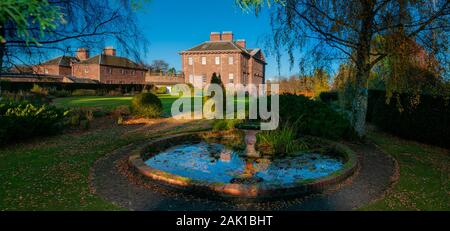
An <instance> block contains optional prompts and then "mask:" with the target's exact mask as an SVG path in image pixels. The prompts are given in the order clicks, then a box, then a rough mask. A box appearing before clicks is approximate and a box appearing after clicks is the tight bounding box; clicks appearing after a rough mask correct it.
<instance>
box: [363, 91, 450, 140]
mask: <svg viewBox="0 0 450 231" xmlns="http://www.w3.org/2000/svg"><path fill="white" fill-rule="evenodd" d="M411 99H412V97H411V96H410V95H407V94H401V95H400V103H401V105H402V106H403V107H402V108H403V111H402V112H400V111H399V107H398V104H397V103H396V99H395V98H392V99H391V103H390V104H386V92H384V91H375V90H373V91H370V93H369V107H368V111H367V120H368V121H369V122H372V123H373V124H375V125H376V126H377V127H378V128H380V129H382V130H384V131H387V132H390V133H392V134H395V135H398V136H400V137H403V138H407V139H412V140H417V141H420V142H424V143H428V144H433V145H438V146H442V147H446V148H450V100H448V99H445V98H444V97H442V96H432V95H421V96H420V103H419V104H418V105H417V106H411V103H410V100H411Z"/></svg>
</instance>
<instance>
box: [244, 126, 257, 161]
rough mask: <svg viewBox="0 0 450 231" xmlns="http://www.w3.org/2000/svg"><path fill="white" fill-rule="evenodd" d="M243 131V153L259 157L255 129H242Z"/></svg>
mask: <svg viewBox="0 0 450 231" xmlns="http://www.w3.org/2000/svg"><path fill="white" fill-rule="evenodd" d="M244 132H245V153H246V156H247V157H252V158H260V157H261V156H260V154H259V152H258V151H256V148H255V145H256V134H257V133H258V131H257V130H244Z"/></svg>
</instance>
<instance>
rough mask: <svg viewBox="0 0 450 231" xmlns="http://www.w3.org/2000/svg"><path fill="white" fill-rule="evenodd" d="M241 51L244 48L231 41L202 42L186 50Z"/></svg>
mask: <svg viewBox="0 0 450 231" xmlns="http://www.w3.org/2000/svg"><path fill="white" fill-rule="evenodd" d="M230 50H235V51H241V50H244V49H243V48H240V47H239V46H238V45H236V44H235V43H234V42H231V41H218V42H204V43H202V44H200V45H198V46H195V47H193V48H191V49H189V50H187V51H230Z"/></svg>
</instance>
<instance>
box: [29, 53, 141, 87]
mask: <svg viewBox="0 0 450 231" xmlns="http://www.w3.org/2000/svg"><path fill="white" fill-rule="evenodd" d="M146 72H147V70H146V69H145V68H144V67H142V66H140V65H138V64H137V63H135V62H133V61H131V60H129V59H127V58H124V57H119V56H117V55H116V50H115V49H114V48H112V47H106V48H105V49H103V52H102V53H101V54H98V55H95V56H93V57H90V56H89V51H88V50H87V49H85V48H79V49H78V50H77V52H76V56H75V57H72V56H60V57H57V58H54V59H51V60H48V61H46V62H44V63H42V64H39V65H36V66H33V73H35V74H42V75H54V76H72V77H76V78H79V79H88V80H93V81H95V82H99V83H106V84H145V83H146Z"/></svg>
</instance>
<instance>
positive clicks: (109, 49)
mask: <svg viewBox="0 0 450 231" xmlns="http://www.w3.org/2000/svg"><path fill="white" fill-rule="evenodd" d="M103 54H105V55H110V56H116V49H114V48H113V47H111V46H110V47H105V48H104V49H103Z"/></svg>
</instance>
